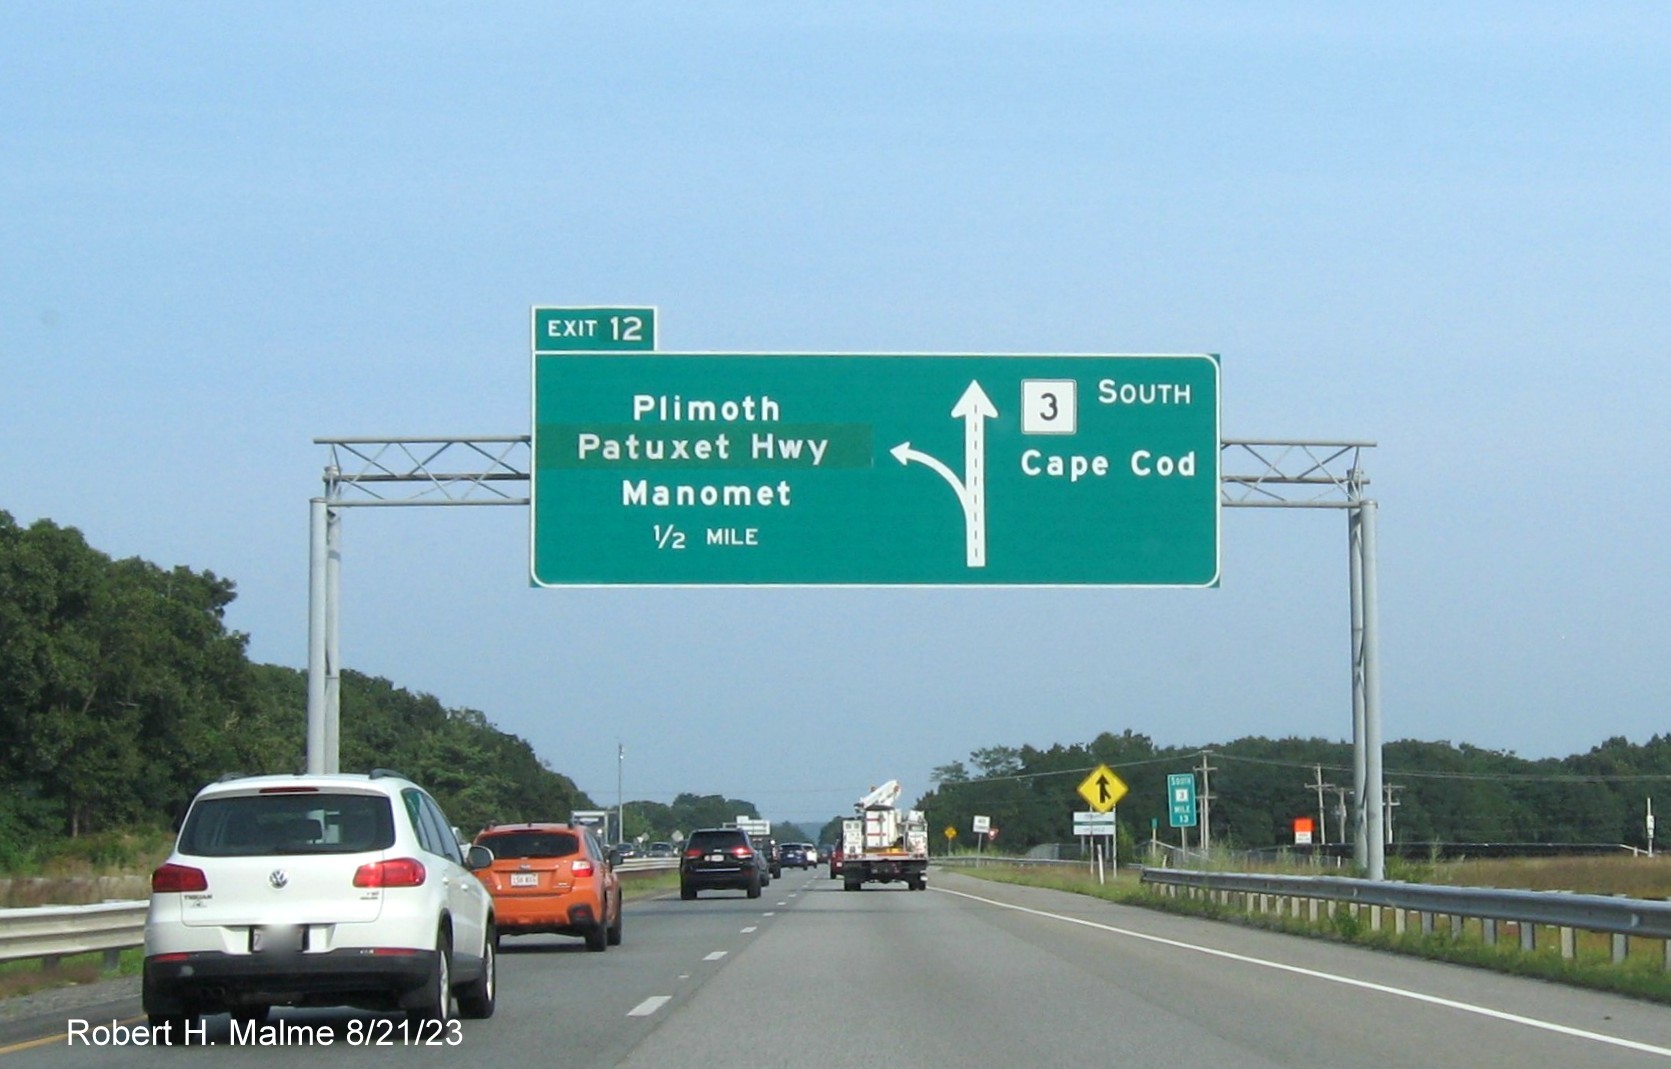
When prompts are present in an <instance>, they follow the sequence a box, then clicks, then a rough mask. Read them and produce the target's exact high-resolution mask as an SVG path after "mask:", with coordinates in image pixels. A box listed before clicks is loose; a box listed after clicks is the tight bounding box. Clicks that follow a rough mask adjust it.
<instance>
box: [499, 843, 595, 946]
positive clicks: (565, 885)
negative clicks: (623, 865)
mask: <svg viewBox="0 0 1671 1069" xmlns="http://www.w3.org/2000/svg"><path fill="white" fill-rule="evenodd" d="M476 845H477V846H485V847H486V848H487V849H489V850H491V851H493V864H492V865H490V866H488V867H487V868H485V869H483V870H481V871H479V872H477V873H476V877H477V878H478V879H479V880H481V882H482V884H483V885H484V886H485V887H487V889H488V890H489V891H490V892H492V894H493V902H494V905H495V907H496V910H497V914H498V920H499V933H500V934H501V935H535V934H537V933H541V932H549V933H552V934H555V935H573V936H579V937H580V938H582V939H584V940H586V949H587V950H592V951H603V950H606V949H608V948H609V947H612V946H617V945H619V944H620V942H621V881H620V880H619V879H618V878H617V877H616V875H615V869H614V866H612V865H611V864H610V862H609V858H608V856H607V855H606V854H605V853H604V849H603V844H601V843H599V842H598V838H597V836H596V835H594V834H593V833H592V831H591V829H589V828H587V827H585V826H583V825H578V824H499V825H495V826H493V827H491V828H488V829H486V830H485V831H483V832H482V833H481V834H479V835H477V836H476Z"/></svg>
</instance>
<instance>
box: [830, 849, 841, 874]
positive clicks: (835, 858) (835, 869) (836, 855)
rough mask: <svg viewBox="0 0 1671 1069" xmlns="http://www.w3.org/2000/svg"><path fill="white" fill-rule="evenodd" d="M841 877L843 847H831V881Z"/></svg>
mask: <svg viewBox="0 0 1671 1069" xmlns="http://www.w3.org/2000/svg"><path fill="white" fill-rule="evenodd" d="M840 875H841V847H839V846H832V847H830V879H832V880H833V879H835V878H836V877H837V876H840Z"/></svg>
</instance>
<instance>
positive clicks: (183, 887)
mask: <svg viewBox="0 0 1671 1069" xmlns="http://www.w3.org/2000/svg"><path fill="white" fill-rule="evenodd" d="M208 889H209V877H207V876H205V875H204V874H203V870H202V869H194V868H192V867H191V866H190V865H176V864H174V863H173V862H172V861H171V862H169V863H168V864H166V865H163V866H162V867H161V868H159V869H157V871H155V872H153V873H151V893H152V894H165V895H166V894H179V893H180V892H181V891H207V890H208Z"/></svg>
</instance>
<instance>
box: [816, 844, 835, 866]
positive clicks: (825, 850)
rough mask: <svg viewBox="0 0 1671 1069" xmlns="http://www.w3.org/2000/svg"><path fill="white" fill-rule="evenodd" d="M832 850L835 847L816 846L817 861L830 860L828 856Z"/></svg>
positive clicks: (828, 845)
mask: <svg viewBox="0 0 1671 1069" xmlns="http://www.w3.org/2000/svg"><path fill="white" fill-rule="evenodd" d="M834 850H835V847H833V846H831V845H830V844H829V843H820V844H819V846H818V860H819V861H825V862H827V861H829V860H830V854H831V853H832V852H833V851H834Z"/></svg>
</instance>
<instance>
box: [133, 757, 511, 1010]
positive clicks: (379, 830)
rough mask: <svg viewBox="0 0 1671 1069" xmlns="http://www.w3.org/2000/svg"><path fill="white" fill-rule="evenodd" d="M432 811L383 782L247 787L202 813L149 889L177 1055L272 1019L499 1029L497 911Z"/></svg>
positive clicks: (326, 779) (291, 779) (378, 774)
mask: <svg viewBox="0 0 1671 1069" xmlns="http://www.w3.org/2000/svg"><path fill="white" fill-rule="evenodd" d="M492 860H493V857H492V855H491V854H490V853H488V851H486V850H478V849H476V848H474V847H471V848H469V849H468V850H461V849H460V847H459V843H458V840H457V839H456V838H455V837H454V836H453V834H452V826H451V825H450V824H449V823H448V821H447V818H446V817H445V816H444V815H443V814H442V812H441V807H440V806H438V805H436V804H435V800H434V799H433V798H431V797H430V796H429V794H428V793H426V792H425V791H424V790H423V788H421V787H419V786H418V785H417V784H415V783H413V782H412V781H410V780H408V779H405V778H404V777H402V776H399V775H397V774H395V773H392V772H387V771H383V770H378V771H374V772H372V773H371V774H370V775H341V774H333V775H315V776H245V777H238V778H231V779H227V780H223V781H220V782H217V783H213V784H210V785H209V786H207V787H205V788H203V789H202V790H201V791H199V792H198V794H197V797H196V798H195V799H193V801H192V804H191V808H190V809H189V810H188V811H187V813H186V817H185V820H184V822H183V823H182V824H181V827H180V835H179V838H178V840H177V841H176V843H175V845H174V850H173V852H172V853H170V854H169V856H168V859H167V860H166V861H165V862H164V863H163V864H162V865H161V866H160V867H159V868H157V870H156V871H155V872H153V873H152V874H151V903H150V910H149V912H148V913H147V915H146V918H145V962H144V967H143V969H144V975H143V979H142V981H141V990H142V994H141V998H142V1000H143V1003H144V1007H145V1014H146V1016H147V1018H149V1022H150V1024H151V1026H152V1028H153V1029H160V1028H162V1026H164V1025H166V1026H168V1027H167V1029H166V1031H164V1032H162V1033H161V1036H162V1038H163V1040H164V1041H165V1042H179V1043H184V1042H186V1041H187V1038H186V1034H185V1031H186V1027H187V1026H188V1025H190V1024H193V1023H195V1021H196V1019H197V1018H198V1017H199V1016H200V1015H202V1014H210V1013H222V1012H230V1013H231V1014H232V1015H233V1016H234V1017H235V1018H237V1019H239V1020H245V1021H265V1020H266V1018H267V1014H268V1012H269V1011H270V1010H271V1008H272V1007H273V1006H357V1007H363V1008H367V1009H376V1010H405V1011H406V1014H407V1016H408V1017H409V1018H410V1019H412V1020H415V1021H445V1020H446V1019H447V1018H449V1017H450V1016H451V1015H452V1002H453V999H454V997H455V996H456V997H457V999H458V1009H459V1013H460V1014H461V1015H462V1016H465V1017H491V1016H492V1015H493V1009H494V1003H495V998H496V995H497V986H498V978H497V970H496V961H495V959H496V952H497V938H496V935H495V929H494V903H493V899H492V897H491V896H490V895H489V894H488V893H487V889H486V888H484V887H483V886H482V885H481V883H480V882H479V881H478V880H477V879H476V877H475V876H474V875H473V874H472V871H471V870H475V869H482V868H485V867H487V866H488V865H489V864H490V863H491V862H492Z"/></svg>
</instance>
